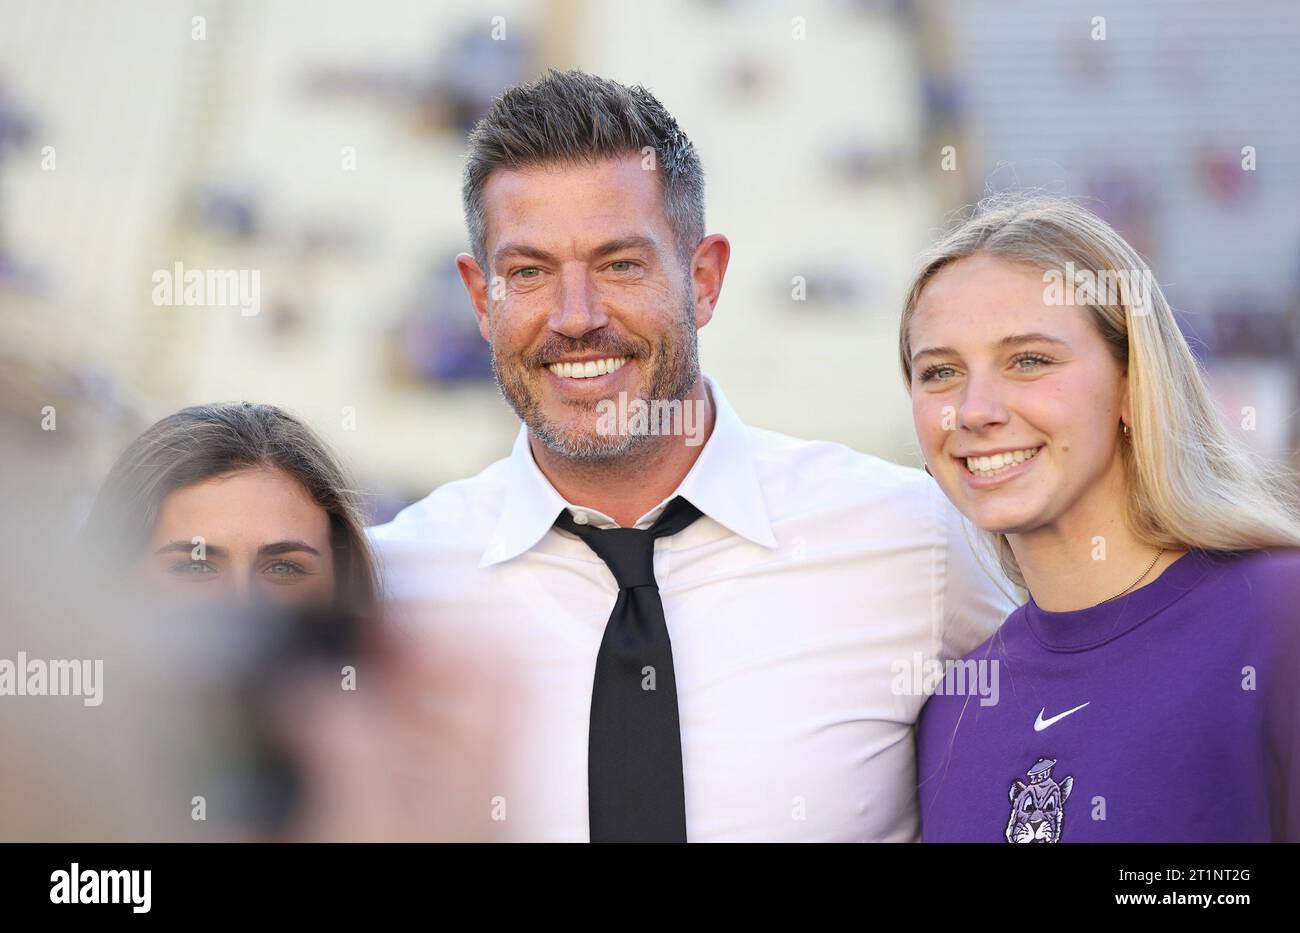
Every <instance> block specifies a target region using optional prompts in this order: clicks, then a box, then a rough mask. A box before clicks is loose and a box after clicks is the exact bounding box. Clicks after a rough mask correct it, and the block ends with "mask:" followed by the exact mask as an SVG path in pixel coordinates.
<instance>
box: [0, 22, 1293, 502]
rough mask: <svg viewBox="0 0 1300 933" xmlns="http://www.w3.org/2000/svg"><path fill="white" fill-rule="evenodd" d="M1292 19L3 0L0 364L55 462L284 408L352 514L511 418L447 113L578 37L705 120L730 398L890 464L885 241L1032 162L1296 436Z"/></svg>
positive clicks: (494, 434) (608, 72) (894, 392)
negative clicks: (250, 309) (181, 427)
mask: <svg viewBox="0 0 1300 933" xmlns="http://www.w3.org/2000/svg"><path fill="white" fill-rule="evenodd" d="M1099 17H1100V18H1102V19H1101V20H1100V21H1099V20H1098V18H1099ZM1099 27H1100V29H1102V30H1104V38H1099V37H1098V29H1099ZM1298 53H1300V4H1297V3H1296V2H1294V0H1255V2H1252V3H1249V4H1242V3H1232V2H1210V0H1147V2H1142V3H1133V2H1127V0H1126V2H1109V0H1106V2H1103V0H1092V2H1087V3H1077V2H1051V3H1047V2H1041V0H964V2H920V0H917V2H907V0H893V2H871V0H857V2H851V0H841V2H832V0H821V2H809V3H805V4H797V5H790V4H784V3H780V2H762V0H664V2H659V3H644V2H631V0H614V2H608V0H546V2H542V0H538V2H507V0H498V2H493V3H490V4H486V3H476V2H451V0H443V2H438V3H414V2H395V0H370V2H367V3H364V4H363V3H351V2H343V0H266V2H259V0H229V2H215V0H195V2H192V3H185V4H177V3H173V2H169V0H135V2H121V3H104V2H94V0H50V2H18V0H3V2H0V339H2V341H3V342H2V343H0V377H3V378H0V389H3V390H4V393H3V394H4V395H5V396H6V398H7V401H6V402H5V403H4V404H6V405H8V406H11V407H12V406H19V407H21V408H22V410H21V411H14V412H11V414H13V415H16V416H18V417H20V418H30V419H31V423H32V425H33V426H35V425H36V424H37V423H38V422H39V421H40V419H41V417H42V415H41V410H40V409H43V408H44V406H46V405H51V406H54V408H55V409H56V410H57V411H58V414H59V420H58V428H57V431H58V433H59V434H61V435H66V434H67V433H69V432H70V433H72V434H73V437H72V438H67V440H68V441H70V442H72V443H74V444H75V446H76V448H77V449H78V450H79V451H80V454H79V457H78V461H77V467H78V469H80V470H81V472H82V473H83V477H82V478H83V481H84V482H83V486H84V488H85V489H86V490H87V492H89V491H90V490H93V487H94V484H95V483H96V482H97V481H98V479H99V477H100V476H101V475H102V472H103V471H104V470H105V469H106V468H107V465H108V462H109V460H110V459H111V457H112V456H113V455H115V454H116V452H117V450H118V449H120V447H121V446H122V445H123V444H125V442H126V441H127V440H128V439H129V437H130V436H131V435H132V434H133V433H135V432H137V431H138V430H140V429H142V428H143V427H144V426H146V425H147V424H148V423H150V422H152V421H153V420H155V419H156V418H158V417H160V416H162V415H164V414H166V413H168V412H171V411H173V410H175V409H177V408H180V407H182V406H184V405H188V404H194V403H198V402H207V401H214V400H230V399H250V400H255V401H262V402H271V403H275V404H278V405H281V406H283V407H286V408H288V409H290V410H291V411H294V412H296V413H298V414H300V415H302V416H303V417H305V418H306V419H307V420H308V421H309V422H310V423H311V424H312V425H313V426H315V427H316V428H317V430H319V431H320V432H321V433H322V434H323V435H325V436H326V437H327V438H328V439H329V440H330V442H331V443H332V444H333V445H334V446H335V447H336V449H338V450H339V451H340V452H341V453H342V455H343V457H344V458H345V460H346V461H347V462H348V464H349V466H350V467H351V468H352V470H353V472H354V473H355V475H356V476H357V477H358V482H359V485H360V487H361V489H362V490H363V491H364V492H366V493H367V495H368V501H369V503H370V508H371V511H372V518H373V519H375V520H380V519H383V518H385V517H387V516H388V515H391V514H392V512H393V511H395V510H396V509H397V508H398V507H399V506H400V505H402V504H405V503H406V502H409V501H412V500H413V499H415V498H418V497H420V496H423V495H424V494H426V493H427V492H428V491H429V490H430V489H432V488H433V487H434V486H436V485H438V484H439V483H442V482H445V481H447V480H450V479H454V478H457V477H460V476H465V475H469V474H472V473H474V472H476V471H477V470H479V469H480V468H482V467H483V466H485V465H487V464H488V463H490V462H491V461H493V460H495V459H497V458H499V457H501V456H504V455H506V453H507V452H508V450H509V444H510V442H511V439H512V437H513V434H514V432H515V430H516V428H517V422H516V421H515V419H514V416H513V414H512V413H511V412H510V411H509V409H508V408H507V406H506V405H505V404H504V403H503V402H502V401H501V400H500V399H499V397H498V396H497V394H496V391H495V388H494V386H493V385H492V382H491V376H490V370H489V368H488V357H487V351H486V346H485V345H484V344H483V343H482V342H481V340H480V339H479V337H478V334H477V331H476V329H475V327H474V323H473V316H472V313H471V311H470V308H469V305H468V302H467V300H466V298H465V295H464V293H463V290H462V288H461V286H460V283H459V280H458V279H457V278H456V275H455V272H454V268H453V265H452V258H453V256H454V255H455V254H456V253H457V252H459V251H461V250H462V249H464V247H465V234H464V228H463V224H462V217H461V208H460V196H459V188H460V169H461V158H462V152H463V142H464V138H465V134H466V131H467V130H468V128H469V127H470V126H472V125H473V123H474V121H475V120H476V119H477V118H478V116H479V115H480V114H481V113H483V111H484V110H485V109H486V107H487V106H488V104H489V102H490V101H491V99H492V98H493V97H494V96H495V95H497V94H499V93H500V92H501V91H502V90H503V89H504V88H505V87H507V86H509V85H511V84H514V83H517V82H520V81H524V80H529V79H532V78H534V77H536V76H538V75H540V74H541V73H542V72H543V71H544V70H545V69H546V68H548V67H557V68H570V67H576V68H582V69H584V70H588V71H591V72H594V73H597V74H600V75H602V76H605V77H609V78H613V79H616V80H619V81H623V82H625V83H628V84H642V85H644V86H646V87H647V88H649V89H650V90H651V91H652V92H654V93H655V94H656V95H657V96H658V97H659V98H660V99H661V100H662V101H663V102H664V103H665V104H666V106H667V107H668V108H669V109H670V110H671V111H672V112H673V113H674V114H675V115H676V117H677V118H678V120H679V122H680V123H681V124H682V126H683V128H684V129H685V130H686V132H687V133H688V134H689V135H690V136H691V137H692V139H693V140H694V141H695V144H696V146H697V147H698V149H699V151H700V153H701V157H702V159H703V161H704V166H705V170H706V172H707V175H708V192H707V198H708V228H709V230H710V232H721V233H725V234H727V235H728V236H729V237H730V238H731V240H732V244H733V250H734V253H733V260H732V266H731V269H730V273H729V275H728V279H727V283H726V287H725V289H724V292H723V300H722V302H721V305H720V307H719V310H718V314H717V316H716V317H715V319H714V321H713V322H712V323H711V324H710V325H709V327H708V328H706V329H705V330H704V331H702V333H701V347H702V359H703V363H704V367H705V370H706V371H707V372H709V373H711V374H712V375H714V376H716V377H717V378H718V379H719V380H720V382H721V384H722V385H723V386H724V388H725V389H726V391H727V393H728V395H729V397H730V398H731V400H732V402H733V404H734V405H735V406H736V407H737V408H738V410H739V411H740V413H741V415H742V417H744V418H745V419H746V420H747V421H748V422H749V423H751V424H754V425H758V426H763V427H768V428H773V429H776V430H781V431H785V432H788V433H792V434H796V435H801V436H807V437H822V438H828V439H833V440H839V441H843V442H845V443H847V444H850V445H852V446H854V447H856V448H858V449H860V450H864V451H867V452H870V453H874V454H877V455H879V456H882V457H886V458H888V459H891V460H896V461H899V462H903V463H908V464H912V465H918V464H919V459H918V457H917V455H916V453H915V443H914V440H913V435H912V428H911V421H910V412H909V408H908V404H907V399H906V394H905V392H904V390H903V387H902V385H901V380H900V376H899V374H898V371H897V364H896V362H895V356H896V349H895V345H896V328H897V317H898V313H899V306H900V302H901V298H902V292H903V289H904V287H905V284H906V282H907V279H908V277H909V275H910V273H911V271H912V269H913V262H914V259H915V257H916V255H917V253H918V252H919V251H920V250H921V249H922V247H923V246H924V245H925V244H926V243H927V241H928V240H929V238H930V237H931V236H932V235H933V234H934V233H935V232H936V231H937V229H938V228H939V227H940V226H941V225H942V224H943V222H944V220H945V218H946V217H948V216H949V215H950V214H951V212H952V211H954V210H955V209H957V208H959V207H960V206H962V205H964V204H966V203H969V202H971V201H973V200H975V199H977V198H978V197H979V196H980V195H981V194H983V193H986V192H988V191H991V190H997V189H1001V188H1007V187H1012V186H1023V185H1036V186H1043V187H1047V188H1049V189H1051V190H1054V191H1059V192H1064V193H1069V194H1073V195H1078V196H1082V197H1084V198H1087V199H1089V203H1090V205H1091V206H1093V207H1094V209H1096V210H1098V211H1099V212H1100V213H1102V214H1103V215H1104V216H1105V217H1107V219H1109V220H1110V221H1111V222H1112V223H1114V224H1115V225H1116V226H1117V227H1118V228H1119V229H1120V230H1121V232H1123V233H1124V234H1125V235H1126V236H1128V237H1129V238H1130V239H1131V240H1132V241H1133V242H1134V243H1135V244H1136V245H1137V246H1138V247H1139V249H1141V250H1142V252H1143V253H1144V254H1145V255H1146V256H1147V257H1148V258H1149V259H1150V260H1151V262H1152V263H1153V266H1154V268H1155V271H1156V274H1157V276H1158V278H1159V279H1160V281H1161V282H1162V284H1164V285H1165V286H1166V288H1167V290H1168V293H1169V295H1170V298H1171V300H1172V302H1173V304H1174V306H1175V308H1177V309H1178V311H1179V312H1180V314H1181V316H1182V321H1183V323H1184V326H1185V329H1186V331H1187V333H1188V335H1189V337H1191V338H1192V339H1193V343H1194V345H1195V347H1196V350H1197V352H1198V355H1199V356H1200V358H1201V359H1202V361H1203V362H1204V364H1205V366H1206V371H1207V373H1208V375H1209V376H1210V380H1211V383H1212V386H1213V388H1214V391H1215V393H1216V395H1217V397H1218V399H1219V401H1220V403H1221V405H1222V407H1223V410H1224V412H1225V414H1226V415H1227V416H1228V420H1229V422H1230V423H1231V424H1234V425H1238V426H1239V427H1240V428H1241V429H1242V433H1243V435H1244V436H1246V437H1247V439H1248V440H1249V441H1250V442H1251V443H1252V445H1254V446H1255V447H1256V448H1258V449H1260V450H1262V451H1265V452H1267V453H1268V454H1270V455H1273V456H1276V457H1278V458H1281V459H1289V460H1291V461H1292V462H1293V463H1295V464H1296V465H1300V463H1297V462H1296V461H1297V458H1298V457H1300V454H1298V453H1297V450H1298V449H1300V431H1298V428H1297V425H1298V421H1297V414H1296V413H1297V411H1300V380H1297V372H1298V371H1300V350H1298V349H1297V348H1298V346H1300V339H1298V338H1297V334H1298V333H1300V211H1298V210H1297V206H1298V205H1300V54H1298ZM948 146H951V147H953V149H952V150H951V151H949V152H948V155H950V156H951V157H952V158H951V159H949V160H948V162H947V163H945V160H944V154H945V147H948ZM1245 147H1252V151H1253V153H1254V154H1255V158H1256V160H1257V164H1256V167H1255V169H1254V170H1253V171H1251V170H1244V169H1243V158H1245V157H1244V156H1243V150H1244V148H1245ZM954 159H955V164H954V163H953V160H954ZM178 262H180V263H183V264H184V266H185V267H186V268H205V269H248V270H252V269H255V270H258V271H259V273H260V285H261V311H260V313H259V314H257V315H255V316H244V315H241V314H240V313H239V310H238V309H233V308H196V307H167V306H163V307H159V306H157V305H155V304H154V303H153V301H152V300H151V295H152V291H153V280H152V276H153V274H154V272H155V271H156V270H171V269H172V268H173V266H174V264H175V263H178ZM796 277H802V281H803V282H805V283H806V294H805V295H804V296H803V298H802V300H798V299H796V298H795V297H794V293H795V283H796V281H798V279H797V278H796ZM19 400H21V402H19ZM37 403H39V404H37ZM1247 408H1249V409H1251V410H1253V412H1254V421H1253V424H1251V425H1250V426H1249V427H1242V425H1243V410H1244V409H1247ZM84 505H85V503H84V502H80V503H73V504H72V505H71V508H72V509H73V510H75V509H77V508H82V507H84Z"/></svg>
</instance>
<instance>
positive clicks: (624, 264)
mask: <svg viewBox="0 0 1300 933" xmlns="http://www.w3.org/2000/svg"><path fill="white" fill-rule="evenodd" d="M609 268H610V269H611V270H612V271H614V272H631V271H632V270H633V269H635V268H636V263H634V262H633V261H632V260H630V259H616V260H614V261H613V262H611V263H610V264H609Z"/></svg>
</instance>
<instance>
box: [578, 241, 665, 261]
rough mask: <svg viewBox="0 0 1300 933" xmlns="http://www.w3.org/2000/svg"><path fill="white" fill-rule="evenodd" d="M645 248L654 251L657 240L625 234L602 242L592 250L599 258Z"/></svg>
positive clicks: (593, 254)
mask: <svg viewBox="0 0 1300 933" xmlns="http://www.w3.org/2000/svg"><path fill="white" fill-rule="evenodd" d="M634 249H643V250H648V251H650V252H654V249H655V242H654V240H652V239H650V238H649V237H645V236H624V237H619V238H618V239H617V240H609V241H607V242H605V243H602V244H600V245H599V246H597V247H596V248H595V249H594V250H593V251H592V256H594V257H595V258H597V259H599V258H601V257H602V256H608V255H610V254H611V253H621V252H624V251H625V250H634Z"/></svg>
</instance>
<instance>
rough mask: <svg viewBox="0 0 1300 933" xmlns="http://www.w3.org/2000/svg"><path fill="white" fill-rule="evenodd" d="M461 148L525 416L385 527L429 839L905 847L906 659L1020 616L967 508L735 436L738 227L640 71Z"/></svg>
mask: <svg viewBox="0 0 1300 933" xmlns="http://www.w3.org/2000/svg"><path fill="white" fill-rule="evenodd" d="M469 146H470V152H469V160H468V165H467V167H466V171H465V182H464V191H463V194H464V202H465V213H466V219H467V224H468V227H469V234H470V241H471V247H472V250H473V253H472V255H469V254H462V255H461V256H459V257H458V259H457V265H458V268H459V271H460V275H461V278H462V279H463V281H464V283H465V287H466V289H467V290H468V292H469V296H470V299H471V301H472V303H473V306H474V310H475V313H476V314H477V317H478V322H479V328H480V331H481V332H482V334H483V337H484V339H485V340H487V341H488V343H489V344H490V345H491V350H492V360H493V368H494V372H495V373H496V378H497V382H498V384H499V386H500V388H501V392H502V394H503V395H504V396H505V398H506V400H507V401H508V402H509V403H510V405H511V407H512V408H513V409H514V410H515V412H516V413H517V414H518V415H519V417H520V419H521V420H522V422H523V425H522V426H521V429H520V433H519V437H518V440H517V441H516V443H515V447H514V451H513V453H512V454H511V456H510V457H508V458H506V459H504V460H501V461H499V462H498V463H495V464H493V465H492V466H490V467H488V468H487V469H486V470H484V471H483V472H482V473H481V474H479V475H478V476H476V477H474V478H473V479H469V480H464V481H460V482H454V483H450V484H448V485H446V486H443V487H441V488H439V489H438V490H436V491H434V492H433V493H432V494H431V495H430V496H429V497H427V498H426V499H424V500H423V501H421V502H419V503H416V504H415V505H413V506H411V507H410V508H408V509H406V510H405V511H403V512H402V513H401V514H400V515H399V516H398V517H397V518H396V519H395V520H394V521H393V522H391V523H390V524H388V525H385V526H382V527H380V528H377V529H375V530H374V531H373V540H374V543H375V545H376V548H377V550H378V552H379V555H380V559H381V563H382V564H383V566H384V568H385V571H386V579H387V595H388V597H389V599H390V600H391V606H392V614H393V616H394V618H395V619H396V620H397V621H398V623H399V624H400V625H401V627H402V628H403V630H405V631H407V632H409V633H411V634H412V636H413V637H415V638H416V639H418V640H419V643H420V644H424V645H427V646H428V649H429V652H430V654H431V657H432V663H433V666H434V668H435V670H437V671H438V672H439V673H438V674H437V675H436V677H435V679H434V680H433V681H432V682H431V683H430V684H429V707H428V719H429V722H428V728H429V732H428V736H427V739H428V741H427V744H426V745H425V746H424V747H423V750H422V752H421V755H422V759H421V761H420V762H418V763H417V765H416V767H415V770H414V772H413V774H412V776H411V781H412V788H413V793H416V794H422V795H423V797H424V799H425V800H426V802H427V805H428V806H429V807H430V808H432V810H433V811H434V814H433V824H434V825H436V826H437V827H438V829H437V832H438V834H439V835H440V836H442V837H444V838H471V839H485V840H566V841H586V840H588V839H592V840H598V841H603V840H610V841H623V840H628V841H634V840H645V841H680V840H681V839H683V838H684V839H687V840H689V841H705V840H736V841H738V840H912V839H915V838H916V837H917V813H916V804H915V797H916V775H915V766H914V762H913V754H914V748H913V740H912V726H913V724H914V723H915V721H916V717H917V714H918V711H919V709H920V707H921V704H922V702H923V700H924V696H922V695H920V692H919V691H915V690H911V689H908V686H907V685H908V683H910V682H911V681H910V678H908V677H905V676H900V674H901V673H902V672H903V670H904V668H905V667H906V666H908V665H912V664H914V663H915V662H917V661H921V660H922V659H924V661H927V662H930V663H933V662H934V660H935V659H943V658H953V657H960V656H961V655H962V654H963V653H965V652H967V651H969V650H970V649H971V648H973V647H974V646H975V645H977V644H979V643H980V642H981V641H982V640H983V639H984V638H986V637H987V636H988V634H989V632H990V631H991V630H992V629H993V628H994V627H996V625H997V624H998V623H999V622H1001V620H1002V619H1003V618H1004V617H1005V615H1006V614H1007V613H1008V612H1009V611H1010V609H1011V604H1010V603H1009V601H1008V600H1007V599H1006V598H1005V597H1004V596H1002V595H1000V594H999V591H998V589H997V588H996V587H995V584H994V582H993V578H992V577H990V576H989V575H988V574H987V573H986V572H985V571H984V570H983V569H982V568H981V567H980V566H978V565H977V563H976V561H975V558H974V556H973V555H972V553H971V552H970V551H969V550H968V547H967V544H966V538H965V535H964V534H963V530H962V528H961V525H960V523H959V519H958V518H957V517H956V514H955V513H954V512H953V511H952V510H951V508H950V506H949V505H948V503H947V501H946V500H945V499H944V497H943V496H942V495H941V494H940V493H938V491H937V489H936V487H935V485H934V483H933V482H932V481H931V480H930V479H929V478H928V477H926V476H925V475H924V474H923V473H921V472H920V471H917V470H912V469H907V468H904V467H900V466H895V465H893V464H889V463H886V462H884V461H881V460H879V459H877V458H874V457H870V456H865V455H862V454H858V453H855V452H853V451H851V450H849V449H847V448H845V447H843V446H841V445H837V444H827V443H811V442H805V441H799V440H795V439H792V438H788V437H783V436H781V435H777V434H773V433H770V432H767V431H762V430H757V429H752V428H747V427H746V426H745V425H744V424H743V423H742V422H741V421H740V419H739V418H738V417H737V415H736V413H735V412H734V411H733V410H732V408H731V406H730V405H729V404H728V403H727V400H726V398H725V396H724V395H723V393H722V391H721V389H720V388H719V386H718V385H717V384H716V383H715V382H713V381H712V380H710V379H708V378H707V377H705V376H703V375H702V374H701V372H700V369H699V364H698V359H697V352H696V351H697V342H696V337H697V330H698V329H699V328H700V327H703V326H704V325H705V324H707V323H708V322H709V319H710V318H711V317H712V315H713V311H714V308H715V306H716V304H717V301H718V296H719V294H720V292H721V290H722V282H723V277H724V275H725V273H726V270H727V261H728V258H729V255H730V245H729V243H728V241H727V239H726V238H725V237H723V236H720V235H717V234H714V235H711V236H705V235H704V206H703V200H704V199H703V176H702V171H701V168H700V163H699V161H698V159H697V157H696V155H695V153H694V150H693V148H692V146H691V143H690V141H689V140H688V139H687V137H686V136H685V134H684V133H683V132H682V131H681V130H680V129H679V128H678V126H677V124H676V122H675V121H674V119H673V118H672V116H671V115H669V114H668V112H667V111H666V110H665V109H664V108H663V106H662V105H661V104H660V103H659V102H658V101H657V100H655V98H654V97H652V96H651V95H650V94H649V93H647V92H646V91H645V90H643V89H641V88H627V87H624V86H622V85H619V84H616V83H614V82H611V81H606V80H603V79H600V78H597V77H594V76H591V75H587V74H582V73H577V72H569V73H565V74H559V73H556V72H551V73H550V74H548V75H547V76H546V77H545V78H544V79H543V80H541V81H539V82H537V83H535V84H531V85H525V86H521V87H516V88H512V89H511V90H509V91H508V92H506V94H505V95H504V96H503V97H502V98H501V99H500V100H498V101H497V102H496V104H495V105H494V106H493V108H492V110H491V111H490V112H489V113H488V114H487V116H486V117H484V119H483V120H482V121H481V122H480V123H479V125H478V126H477V127H476V128H475V130H474V132H473V133H472V134H471V136H470V140H469ZM650 409H654V410H657V411H658V412H659V413H660V414H661V415H663V413H664V412H668V415H669V417H659V418H655V417H649V418H647V417H644V415H645V412H646V411H647V410H650ZM674 412H676V413H679V417H676V418H674V417H672V414H673V413H674ZM629 413H630V414H629ZM691 414H694V415H695V419H694V421H692V419H691V417H690V415H691ZM625 415H627V417H624V416H625ZM665 428H666V430H664V429H665ZM656 522H658V524H656ZM631 529H639V530H635V531H634V530H631ZM629 568H630V569H629ZM900 684H901V686H900Z"/></svg>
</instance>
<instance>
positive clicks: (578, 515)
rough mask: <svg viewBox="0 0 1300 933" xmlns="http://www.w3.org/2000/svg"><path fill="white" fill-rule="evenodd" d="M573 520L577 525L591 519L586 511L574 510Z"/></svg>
mask: <svg viewBox="0 0 1300 933" xmlns="http://www.w3.org/2000/svg"><path fill="white" fill-rule="evenodd" d="M573 520H574V522H575V523H577V524H579V525H585V524H587V522H589V521H591V519H590V518H589V517H588V516H587V513H586V512H574V513H573Z"/></svg>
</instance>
